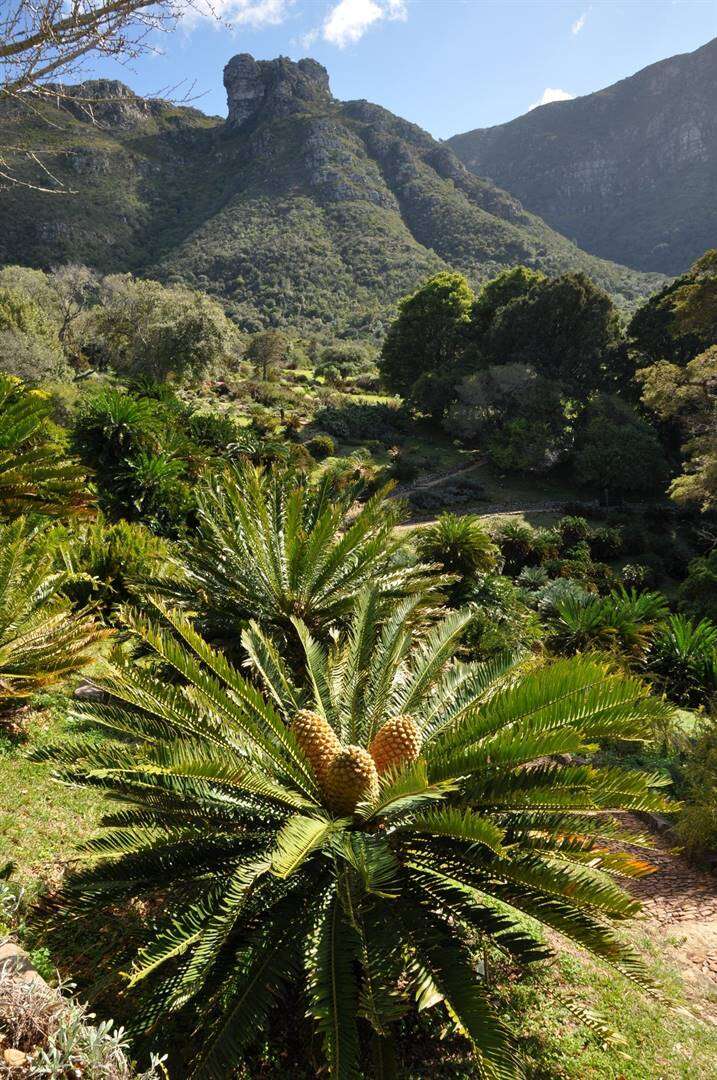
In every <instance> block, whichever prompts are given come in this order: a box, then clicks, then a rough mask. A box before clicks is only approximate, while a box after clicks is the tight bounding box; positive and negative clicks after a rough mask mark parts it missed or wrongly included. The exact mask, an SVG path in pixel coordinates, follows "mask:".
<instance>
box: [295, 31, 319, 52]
mask: <svg viewBox="0 0 717 1080" xmlns="http://www.w3.org/2000/svg"><path fill="white" fill-rule="evenodd" d="M318 36H319V29H318V27H314V29H313V30H307V31H306V33H305V34H302V35H301V37H300V38H299V39H298V43H299V45H300V46H301V48H302V49H310V48H311V46H312V45H313V44H314V42H315V41H316V39H317V37H318Z"/></svg>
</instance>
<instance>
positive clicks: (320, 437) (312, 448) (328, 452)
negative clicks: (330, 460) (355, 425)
mask: <svg viewBox="0 0 717 1080" xmlns="http://www.w3.org/2000/svg"><path fill="white" fill-rule="evenodd" d="M305 446H306V449H307V450H308V451H309V453H310V454H311V456H312V457H313V458H315V459H316V461H323V460H324V458H327V457H333V455H334V454H335V453H336V443H335V442H334V440H333V439H332V438H331V436H330V435H328V434H327V433H326V432H319V433H318V434H317V435H312V436H311V438H310V439H309V440H308V442H307V443H306V444H305Z"/></svg>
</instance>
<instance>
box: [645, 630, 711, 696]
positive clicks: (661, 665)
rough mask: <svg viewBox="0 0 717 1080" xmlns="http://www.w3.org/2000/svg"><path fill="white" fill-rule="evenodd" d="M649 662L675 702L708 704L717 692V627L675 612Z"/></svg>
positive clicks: (660, 632)
mask: <svg viewBox="0 0 717 1080" xmlns="http://www.w3.org/2000/svg"><path fill="white" fill-rule="evenodd" d="M647 664H648V667H649V669H650V670H651V671H653V672H655V674H656V675H657V676H658V677H659V679H660V681H661V682H662V684H663V685H664V687H665V689H666V691H667V693H668V694H669V696H670V697H671V698H672V700H673V701H678V702H680V704H683V705H700V704H704V703H705V702H707V701H709V699H710V698H711V697H713V696H714V695H715V694H717V626H715V624H714V623H712V622H710V620H709V619H701V620H700V621H699V622H693V621H692V620H691V619H687V618H685V616H684V615H671V616H670V617H669V619H667V620H666V621H665V623H664V624H663V625H662V626H661V627H660V629H659V631H658V633H657V634H656V636H655V640H654V641H653V643H652V647H651V649H650V652H649V655H648V658H647Z"/></svg>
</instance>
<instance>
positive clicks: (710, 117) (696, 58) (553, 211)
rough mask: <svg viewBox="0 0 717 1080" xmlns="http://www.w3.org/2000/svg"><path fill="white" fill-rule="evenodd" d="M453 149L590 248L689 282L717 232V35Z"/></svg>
mask: <svg viewBox="0 0 717 1080" xmlns="http://www.w3.org/2000/svg"><path fill="white" fill-rule="evenodd" d="M447 143H448V145H449V146H450V147H451V148H452V149H453V150H454V152H455V153H456V154H457V156H458V157H459V158H460V159H461V161H462V162H463V164H465V165H466V166H467V167H468V168H470V169H471V170H472V171H474V172H476V173H477V174H478V175H482V176H486V177H487V178H490V179H492V180H493V181H494V183H496V184H497V185H498V186H500V187H502V188H505V189H506V190H508V191H510V192H511V193H513V194H514V195H515V196H516V197H517V198H518V199H520V200H521V202H522V203H523V204H524V205H525V206H526V207H527V208H529V209H530V210H532V211H533V212H534V213H536V214H538V215H539V216H540V217H542V218H543V219H544V220H545V221H547V222H548V224H550V225H551V226H552V227H553V228H554V229H556V230H557V231H558V232H560V233H562V234H563V235H566V236H570V237H571V238H572V239H574V240H575V241H576V243H578V244H579V245H580V246H581V247H583V248H584V249H585V250H588V251H590V252H592V253H593V254H597V255H599V256H601V257H603V258H607V259H613V260H615V261H617V262H622V263H625V264H627V265H630V266H634V267H636V268H638V269H642V270H646V271H659V272H662V273H666V274H670V275H673V274H678V273H680V272H682V271H684V270H686V269H687V268H688V267H689V266H690V265H691V264H692V262H694V260H695V259H696V258H698V257H699V256H700V255H701V254H702V253H703V252H704V251H705V250H706V249H707V248H709V247H712V246H714V238H715V235H717V197H716V196H715V193H716V192H717V38H715V39H713V40H712V41H709V42H707V43H706V44H705V45H703V46H701V47H700V48H699V49H696V50H694V51H693V52H688V53H681V54H679V55H676V56H672V57H668V58H667V59H665V60H659V61H657V62H656V63H654V64H650V65H649V66H648V67H646V68H643V69H642V70H641V71H638V72H636V73H635V74H634V75H630V76H628V77H626V78H625V79H620V80H619V81H618V82H616V83H613V84H612V85H611V86H608V87H605V88H604V89H602V90H598V91H596V92H594V93H592V94H584V95H582V96H581V97H577V98H573V99H572V100H570V101H557V102H551V103H549V104H547V105H542V106H539V107H538V108H536V109H532V110H530V111H529V112H527V113H525V114H524V115H523V116H519V117H516V118H515V119H513V120H510V121H508V123H505V124H497V125H495V126H494V127H490V128H476V129H474V130H473V131H469V132H464V133H462V134H458V135H454V136H452V137H451V138H450V139H448V140H447Z"/></svg>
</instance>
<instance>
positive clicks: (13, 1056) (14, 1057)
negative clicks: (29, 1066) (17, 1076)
mask: <svg viewBox="0 0 717 1080" xmlns="http://www.w3.org/2000/svg"><path fill="white" fill-rule="evenodd" d="M2 1056H3V1060H4V1062H5V1064H6V1065H9V1066H10V1068H11V1069H19V1068H21V1067H22V1066H23V1065H24V1064H25V1063H26V1061H27V1054H26V1053H24V1052H23V1051H22V1050H14V1049H13V1048H12V1047H9V1048H8V1049H7V1050H3V1054H2Z"/></svg>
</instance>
